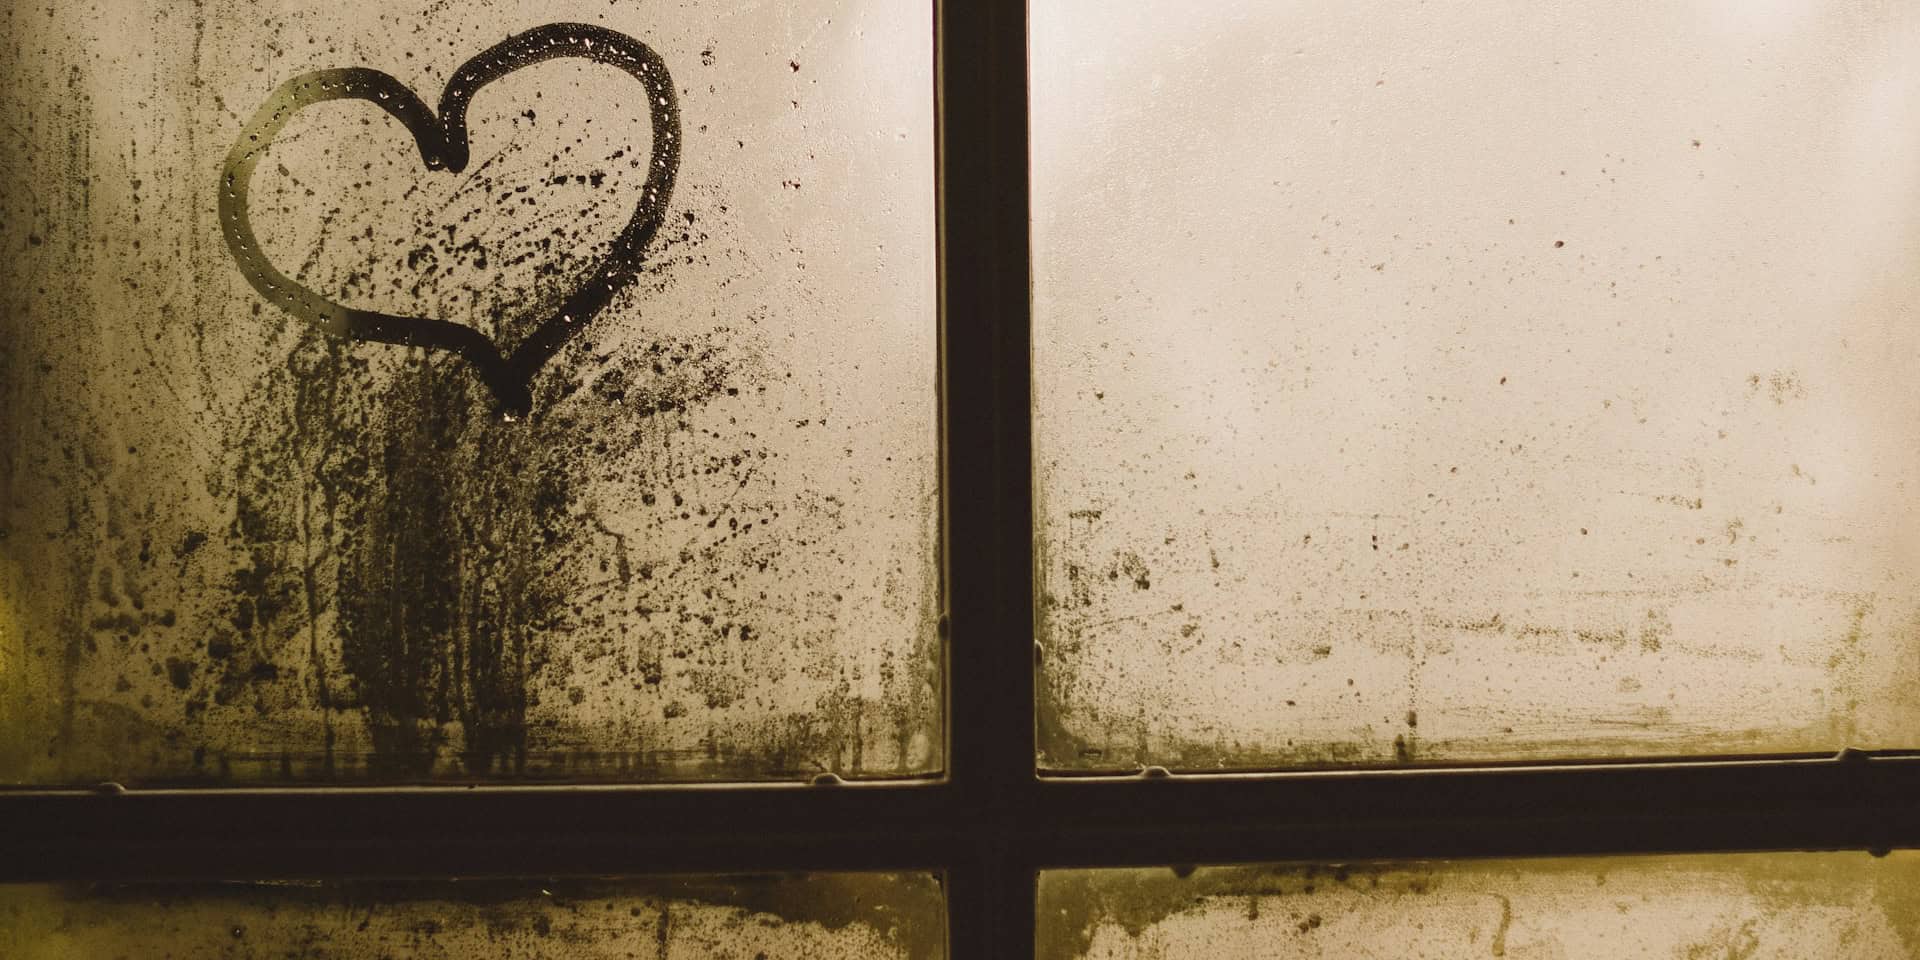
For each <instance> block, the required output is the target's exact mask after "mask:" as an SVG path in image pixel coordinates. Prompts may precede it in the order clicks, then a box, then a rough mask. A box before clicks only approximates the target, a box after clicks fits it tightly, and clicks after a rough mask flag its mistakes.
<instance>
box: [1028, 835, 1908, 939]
mask: <svg viewBox="0 0 1920 960" xmlns="http://www.w3.org/2000/svg"><path fill="white" fill-rule="evenodd" d="M1037 921H1038V931H1037V935H1038V941H1039V945H1038V949H1037V950H1036V951H1035V956H1036V957H1038V958H1039V960H1070V958H1073V960H1077V958H1089V960H1092V958H1099V960H1189V958H1191V960H1255V958H1260V960H1282V958H1294V957H1344V958H1352V960H1372V958H1378V960H1388V958H1392V960H1469V958H1472V960H1480V958H1484V957H1513V958H1523V957H1524V958H1542V960H1544V958H1566V960H1572V958H1589V957H1591V958H1602V957H1606V958H1616V957H1673V958H1684V960H1708V958H1712V960H1722V958H1738V960H1775V958H1777V960H1787V958H1802V957H1849V958H1855V960H1903V958H1909V957H1914V956H1920V855H1916V854H1914V853H1912V852H1909V851H1898V852H1895V853H1894V854H1892V855H1891V856H1887V857H1882V858H1875V857H1872V856H1869V855H1868V854H1865V853H1761V854H1721V855H1708V856H1638V857H1585V858H1571V859H1565V860H1488V861H1460V862H1413V863H1400V864H1370V865H1346V866H1273V867H1266V866H1255V867H1203V868H1200V869H1198V870H1195V871H1192V873H1191V875H1189V876H1187V877H1185V878H1182V877H1180V876H1178V875H1176V874H1175V873H1174V872H1173V871H1172V870H1170V869H1164V868H1160V869H1142V870H1066V871H1057V872H1047V873H1043V874H1041V876H1040V887H1039V907H1038V917H1037Z"/></svg>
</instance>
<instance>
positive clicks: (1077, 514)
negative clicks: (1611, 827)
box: [1032, 0, 1920, 770]
mask: <svg viewBox="0 0 1920 960" xmlns="http://www.w3.org/2000/svg"><path fill="white" fill-rule="evenodd" d="M1917 54H1920V7H1916V6H1915V5H1913V4H1906V3H1883V4H1859V3H1849V2H1842V0H1831V2H1828V0H1767V2H1748V0H1737V2H1736V0H1685V2H1677V3H1663V4H1657V5H1648V4H1642V3H1634V2H1627V0H1606V2H1598V3H1596V2H1593V0H1577V2H1576V0H1551V2H1541V0H1501V2H1491V3H1473V4H1426V5H1424V6H1409V5H1404V4H1392V5H1382V4H1353V3H1341V2H1333V0H1307V2H1296V3H1279V4H1276V3H1267V2H1258V0H1224V2H1218V3H1202V4H1193V3H1182V2H1174V0H1164V2H1162V0H1134V2H1128V3H1122V4H1109V3H1093V2H1085V0H1041V2H1036V3H1035V4H1034V5H1033V54H1032V60H1033V85H1032V89H1033V123H1032V130H1033V146H1032V149H1033V176H1034V180H1033V184H1034V188H1033V194H1034V195H1033V241H1034V310H1035V313H1034V325H1035V334H1034V376H1035V401H1034V410H1035V426H1034V429H1035V460H1036V463H1035V469H1036V475H1037V476H1036V482H1037V496H1038V505H1037V518H1036V522H1037V524H1038V538H1039V544H1040V550H1041V557H1040V560H1039V576H1040V595H1041V600H1040V604H1041V607H1040V616H1041V619H1042V627H1041V637H1040V640H1041V642H1042V644H1043V646H1044V666H1043V668H1042V677H1041V688H1042V691H1043V693H1042V701H1043V702H1042V704H1041V711H1042V716H1043V729H1042V745H1041V746H1042V758H1041V762H1042V764H1043V765H1044V766H1050V767H1055V768H1066V769H1101V768H1106V769H1118V770H1126V769H1131V768H1133V767H1135V765H1138V764H1160V765H1165V766H1167V767H1170V768H1177V769H1192V770H1208V769H1220V768H1235V767H1262V766H1316V765H1327V764H1348V763H1356V764H1391V763H1402V762H1414V763H1419V762H1426V761H1431V762H1448V761H1482V760H1514V759H1533V758H1561V757H1593V756H1624V755H1674V754H1742V753H1772V752H1801V751H1814V752H1824V751H1828V750H1833V749H1836V748H1839V747H1842V746H1849V745H1851V746H1856V747H1912V746H1916V745H1920V631H1917V628H1920V577H1917V576H1916V575H1917V574H1920V537H1916V534H1920V524H1917V523H1916V521H1917V520H1920V497H1917V496H1916V493H1920V487H1916V486H1915V481H1916V476H1917V475H1920V381H1916V380H1915V378H1914V377H1913V376H1912V375H1911V371H1912V370H1913V368H1914V366H1915V363H1916V362H1917V361H1920V327H1916V325H1915V324H1914V323H1913V322H1912V318H1913V314H1914V309H1915V306H1916V303H1917V302H1920V300H1917V298H1916V292H1920V281H1917V280H1916V274H1915V271H1914V265H1915V264H1916V263H1920V121H1916V120H1915V118H1916V117H1920V109H1916V108H1920V56H1917Z"/></svg>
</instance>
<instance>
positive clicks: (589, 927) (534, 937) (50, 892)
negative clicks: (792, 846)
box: [0, 874, 946, 960]
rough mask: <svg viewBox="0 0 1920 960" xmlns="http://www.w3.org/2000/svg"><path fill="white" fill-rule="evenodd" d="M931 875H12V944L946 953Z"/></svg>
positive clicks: (883, 956)
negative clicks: (76, 878)
mask: <svg viewBox="0 0 1920 960" xmlns="http://www.w3.org/2000/svg"><path fill="white" fill-rule="evenodd" d="M945 914H946V906H945V899H944V897H943V895H942V893H941V890H940V886H939V883H938V881H937V880H936V879H935V878H933V877H931V876H928V875H878V874H875V875H863V874H810V875H805V876H793V877H778V878H758V877H756V878H738V877H730V878H701V879H648V880H637V881H626V880H599V881H579V880H560V881H540V882H532V881H504V880H481V881H474V880H463V881H440V882H430V881H429V882H407V883H399V882H382V883H371V882H328V883H301V882H279V883H234V884H199V885H191V886H102V887H93V888H68V887H59V886H50V885H20V886H0V948H4V949H0V953H4V954H5V955H6V956H8V957H13V958H17V960H53V958H66V957H89V958H99V960H110V958H121V957H124V958H153V960H166V958H178V960H187V958H196V960H197V958H202V957H224V958H232V960H241V958H250V957H260V958H267V957H294V956H299V957H312V958H332V957H340V958H349V957H351V958H359V957H402V956H404V957H421V958H440V957H447V958H469V957H509V956H510V957H526V958H543V957H553V958H560V957H566V958H581V960H588V958H607V960H612V958H616V957H617V958H628V957H646V958H650V960H651V958H659V960H694V958H708V957H711V958H716V960H722V958H730V960H806V958H814V957H818V958H821V960H922V958H925V960H937V958H941V957H944V956H946V918H945Z"/></svg>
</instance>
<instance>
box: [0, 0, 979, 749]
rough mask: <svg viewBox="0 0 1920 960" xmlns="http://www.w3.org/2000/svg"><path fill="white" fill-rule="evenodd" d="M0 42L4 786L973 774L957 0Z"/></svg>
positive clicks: (207, 17) (336, 8)
mask: <svg viewBox="0 0 1920 960" xmlns="http://www.w3.org/2000/svg"><path fill="white" fill-rule="evenodd" d="M0 16H3V17H4V21H3V23H4V26H0V36H4V37H5V38H6V40H5V41H4V43H0V47H4V54H0V56H4V59H3V60H0V77H4V79H5V83H4V84H0V112H3V113H4V117H5V120H6V125H5V132H4V134H3V135H4V137H5V140H6V147H5V149H4V151H0V157H3V158H4V160H3V161H0V162H4V164H5V167H4V179H5V182H6V183H7V184H9V185H10V186H9V187H8V189H7V190H6V191H5V192H4V196H3V197H0V205H4V206H3V209H4V211H5V213H4V224H5V226H4V241H5V250H6V260H5V265H4V267H0V270H4V284H3V285H0V297H4V303H5V318H6V319H5V326H4V328H0V383H4V385H5V390H6V408H7V414H6V416H5V417H4V419H3V420H0V496H3V497H4V501H3V502H0V781H14V782H36V783H46V782H75V781H81V782H87V781H95V780H106V779H111V780H118V781H122V782H129V783H158V782H207V781H232V782H258V781H262V780H273V781H308V780H319V781H326V780H359V781H365V780H369V779H373V780H419V779H434V778H449V777H450V778H490V777H545V778H574V779H599V780H606V779H613V780H656V779H685V778H694V779H710V778H749V779H753V778H786V777H796V778H799V777H806V776H809V775H812V774H815V773H818V772H821V771H835V772H838V773H840V774H842V775H844V776H849V777H872V776H900V775H914V774H924V773H928V772H931V771H935V770H938V769H939V768H940V766H941V763H942V758H941V755H940V744H941V743H942V741H943V736H942V734H941V730H940V723H941V720H940V716H939V713H938V704H939V698H938V696H937V695H936V691H937V689H938V687H939V685H940V682H941V681H940V677H939V675H938V672H937V671H938V664H939V662H940V656H939V651H938V641H937V638H936V634H935V631H934V624H935V622H936V620H937V615H936V609H937V603H938V596H937V582H938V580H937V577H936V551H935V544H936V532H935V527H936V522H937V497H936V486H935V484H936V464H937V449H938V448H937V420H936V394H935V311H934V285H935V273H934V258H933V254H934V234H933V224H934V213H933V198H934V193H933V143H932V133H933V126H932V110H933V108H932V46H931V26H930V24H931V10H930V7H929V5H927V4H924V3H919V4H915V3H896V2H892V0H886V2H881V0H807V2H801V3H781V4H776V5H773V6H768V7H758V6H754V5H745V6H743V5H741V4H737V3H718V2H695V3H682V4H672V5H662V4H616V5H609V4H607V3H605V2H603V0H596V2H587V0H577V2H576V0H563V2H550V0H540V2H533V0H511V2H502V3H485V4H472V3H453V4H449V3H442V2H425V0H408V2H401V3H393V2H388V0H378V2H375V0H364V2H363V0H346V2H342V0H324V2H321V0H312V2H308V0H274V2H268V3H261V2H254V0H247V2H238V0H208V2H205V3H194V4H190V5H189V4H180V3H172V2H159V0H139V2H126V3H112V4H105V5H98V4H96V5H91V6H89V5H73V4H60V3H56V4H51V5H49V4H30V3H25V2H19V3H10V4H8V5H7V6H6V8H5V12H4V14H0ZM649 57H651V59H649ZM373 71H378V72H379V73H380V74H384V75H386V76H387V77H388V79H387V80H381V79H380V78H379V77H378V76H376V75H375V74H374V73H373ZM416 96H417V98H418V99H417V101H416V100H414V99H413V98H415V97H416ZM461 106H464V108H465V109H464V114H463V115H461V114H460V113H459V110H458V109H450V108H458V107H461ZM409 111H411V112H409ZM443 114H444V116H442V115H443ZM442 119H444V120H445V124H444V125H442V123H441V121H442ZM403 120H404V121H405V122H404V123H403V122H402V121H403ZM461 120H464V123H462V122H460V121H461ZM456 141H460V142H463V143H464V145H465V147H466V150H467V152H466V155H465V156H464V157H462V156H458V154H459V151H458V150H457V149H456V147H455V142H456ZM243 223H244V226H245V227H246V230H244V231H243V230H241V229H240V227H241V226H242V225H243ZM329 305H331V306H329ZM335 308H338V309H335ZM383 317H384V318H385V319H382V318H383ZM370 318H371V319H370ZM409 344H411V345H409Z"/></svg>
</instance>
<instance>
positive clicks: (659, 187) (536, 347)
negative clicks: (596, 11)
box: [220, 23, 680, 415]
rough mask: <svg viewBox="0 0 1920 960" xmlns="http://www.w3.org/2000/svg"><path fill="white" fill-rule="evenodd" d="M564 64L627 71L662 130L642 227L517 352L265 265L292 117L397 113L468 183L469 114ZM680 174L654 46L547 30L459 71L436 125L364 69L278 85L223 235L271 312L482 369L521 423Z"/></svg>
mask: <svg viewBox="0 0 1920 960" xmlns="http://www.w3.org/2000/svg"><path fill="white" fill-rule="evenodd" d="M560 57H579V58H582V59H585V60H590V61H593V62H595V63H603V64H607V65H608V66H613V67H618V68H620V69H621V70H623V71H625V72H626V73H627V75H628V76H631V77H633V78H634V79H636V80H638V81H640V83H641V85H642V86H643V87H645V88H646V92H647V108H648V112H649V115H650V117H651V121H652V125H653V127H652V129H653V150H652V157H651V158H650V160H649V162H648V165H647V177H646V182H645V184H644V185H643V186H642V187H641V190H640V200H639V203H638V204H637V205H636V206H635V207H634V211H633V216H632V217H631V218H630V219H629V220H628V221H627V225H626V227H625V228H624V229H622V230H621V231H620V235H619V237H617V238H616V239H615V240H614V241H613V244H612V246H611V247H610V248H609V249H608V251H607V254H606V257H605V259H604V260H602V261H601V263H600V267H599V269H598V270H597V271H596V272H595V273H594V275H593V276H592V277H591V278H589V279H588V280H587V281H586V282H585V283H583V284H581V285H580V286H579V287H578V288H577V289H575V290H574V291H573V292H572V293H571V294H569V295H568V296H567V298H566V300H565V301H564V302H562V303H561V304H560V306H559V307H558V308H557V309H556V310H555V311H554V312H553V314H552V315H551V316H548V317H547V318H546V319H544V320H541V321H540V322H539V323H538V324H537V325H536V326H535V327H534V329H533V332H531V333H530V334H528V335H527V337H526V339H524V340H522V341H521V342H520V344H519V345H518V346H516V347H514V348H513V352H512V353H506V354H503V353H502V352H501V349H500V347H499V346H498V345H496V344H495V343H494V342H493V341H492V340H491V339H489V338H488V337H487V336H486V335H485V334H483V333H481V332H480V331H478V330H475V329H474V328H472V327H465V326H461V325H459V324H457V323H452V322H449V321H446V320H439V319H434V318H431V317H409V316H395V315H393V314H386V313H378V312H375V311H371V310H359V309H355V308H353V307H348V306H346V305H344V304H341V303H338V302H335V301H334V300H332V299H329V298H327V297H324V296H322V295H320V294H318V293H315V292H313V291H312V290H310V289H308V288H307V287H306V286H304V285H303V284H300V283H299V282H297V281H295V280H293V279H291V278H289V277H288V276H286V275H285V274H283V273H281V272H280V271H279V270H277V269H275V268H274V266H273V264H272V263H271V262H269V261H268V259H267V256H266V254H265V252H263V251H262V250H261V249H260V244H259V242H258V241H257V240H256V239H255V238H254V233H253V223H252V221H251V220H250V219H249V218H248V215H247V191H248V186H249V184H250V182H251V181H252V179H253V168H254V164H255V163H257V162H258V161H259V158H260V155H261V154H262V153H264V152H265V151H266V149H267V146H268V144H270V143H272V142H273V138H274V136H275V135H277V134H278V133H279V132H280V129H281V128H282V127H284V126H286V124H287V122H288V121H289V120H291V119H292V118H293V115H294V114H295V113H297V112H299V111H300V110H302V109H304V108H306V107H309V106H312V105H313V104H316V103H322V102H325V101H328V100H365V101H367V102H369V103H372V104H373V105H375V106H377V107H379V108H380V109H382V110H385V111H386V112H387V113H388V114H391V115H392V116H393V118H394V119H396V120H399V121H400V123H401V124H402V125H404V126H405V127H406V128H407V130H408V131H409V132H411V133H412V134H413V139H414V142H415V143H416V144H418V145H419V147H420V157H421V159H422V160H423V161H425V163H426V165H427V169H428V170H444V171H446V172H449V173H459V172H460V171H461V170H463V169H465V168H466V166H467V160H468V157H469V143H468V131H467V105H468V104H469V103H471V102H472V100H473V96H474V94H476V93H477V92H479V90H480V88H481V87H484V86H486V85H487V84H489V83H492V82H493V81H495V80H498V79H500V78H501V77H503V76H506V75H507V74H509V73H512V72H514V71H516V70H519V69H521V68H522V67H528V66H532V65H533V64H536V63H541V62H544V61H547V60H553V59H557V58H560ZM679 168H680V109H679V106H678V103H677V101H676V98H675V97H674V91H673V80H672V78H671V76H670V75H669V74H668V73H667V66H666V64H665V63H664V62H663V61H662V60H661V59H660V56H659V55H658V54H656V53H654V52H653V50H652V49H651V48H650V47H648V46H647V45H646V44H644V43H641V42H640V41H638V40H635V39H633V38H632V37H629V36H627V35H625V34H622V33H617V32H615V31H613V30H609V29H607V28H605V27H597V26H593V25H591V24H584V23H550V24H547V25H545V26H541V27H535V28H533V29H532V30H528V31H526V32H525V33H520V34H515V35H514V36H511V37H508V38H507V39H506V40H503V41H501V42H500V43H498V44H495V45H494V46H492V47H489V48H487V49H486V50H484V51H482V52H481V53H480V54H479V55H477V56H475V57H473V58H472V59H470V60H468V61H467V62H466V63H463V64H461V65H460V67H459V69H457V70H455V71H454V72H453V76H452V77H451V78H450V79H449V80H448V81H447V85H446V88H445V89H444V90H443V91H442V92H441V95H440V112H439V114H438V116H436V115H435V114H434V112H433V111H432V110H431V109H430V108H429V107H428V106H427V105H426V103H425V102H424V101H422V100H421V99H420V97H419V96H418V95H416V94H415V93H414V92H413V91H412V90H411V89H409V88H408V87H407V86H406V85H405V84H403V83H401V82H400V81H399V80H398V79H395V78H394V77H393V76H391V75H390V74H387V73H383V72H381V71H379V70H373V69H369V68H365V67H342V68H337V69H332V70H316V71H313V72H311V73H303V74H301V75H299V76H297V77H294V78H293V79H291V80H288V81H287V82H285V83H283V84H281V85H280V86H279V88H278V89H276V90H274V92H273V94H272V95H271V96H269V97H268V98H267V101H266V102H265V103H264V104H261V106H260V109H258V110H256V111H254V114H253V117H252V119H250V120H248V121H247V125H246V126H245V127H244V128H243V129H242V130H241V132H240V138H239V140H237V141H235V143H234V145H233V149H232V150H230V151H229V152H228V153H227V162H226V166H225V169H224V171H223V174H222V176H221V187H220V225H221V233H222V234H224V235H225V236H226V239H227V249H228V251H229V252H231V253H232V254H233V259H234V261H235V262H236V263H238V264H239V266H240V272H241V273H243V274H245V275H246V278H247V280H248V282H250V283H252V284H253V288H254V289H255V290H257V291H259V292H260V295H261V296H262V297H265V298H266V299H267V302H269V303H272V304H274V305H275V306H277V307H279V308H280V309H282V310H285V311H287V312H288V313H290V314H292V315H294V316H295V317H298V318H300V319H302V320H305V321H307V322H309V323H312V324H314V325H315V326H317V327H319V328H320V329H321V330H322V331H323V332H325V333H327V334H329V335H332V336H337V337H347V338H350V339H355V340H371V341H375V342H379V343H392V344H401V345H406V346H420V347H427V348H430V349H436V350H450V351H453V352H454V353H457V354H459V355H460V356H461V357H463V358H465V359H466V360H467V362H468V363H471V364H472V365H473V366H474V368H475V370H476V371H477V372H478V373H479V375H480V378H481V380H482V381H483V382H485V383H486V385H487V387H488V388H489V389H491V390H492V391H493V395H494V398H495V400H497V401H498V402H499V404H500V406H501V408H502V410H503V411H504V412H506V413H507V414H509V415H513V414H522V413H525V412H527V410H528V408H529V407H531V406H532V393H531V382H532V380H533V377H534V375H535V374H538V373H539V372H540V369H541V368H542V367H543V366H545V365H546V362H547V361H548V360H549V359H551V358H552V357H553V354H554V353H555V352H556V351H558V350H559V349H560V347H561V345H562V344H564V343H566V341H567V339H568V338H569V337H571V336H572V335H573V334H575V333H577V332H578V331H579V330H580V329H581V328H582V327H584V326H585V325H586V324H587V322H588V321H589V320H592V319H593V317H594V315H595V314H598V313H599V312H600V311H601V310H602V309H603V308H605V307H606V305H607V304H608V303H609V302H610V301H612V299H613V297H614V294H616V293H618V292H619V291H620V290H621V288H623V287H625V286H626V285H627V284H629V283H631V282H632V281H633V279H634V276H635V275H636V274H637V273H638V272H639V269H640V266H641V263H642V262H643V259H644V254H645V251H646V248H647V244H648V243H650V242H652V240H653V235H654V233H655V232H657V231H658V230H659V229H660V224H661V221H662V220H664V219H665V217H666V210H667V201H668V199H669V198H670V197H671V195H672V193H673V181H674V177H675V176H676V175H677V174H678V173H679Z"/></svg>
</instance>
